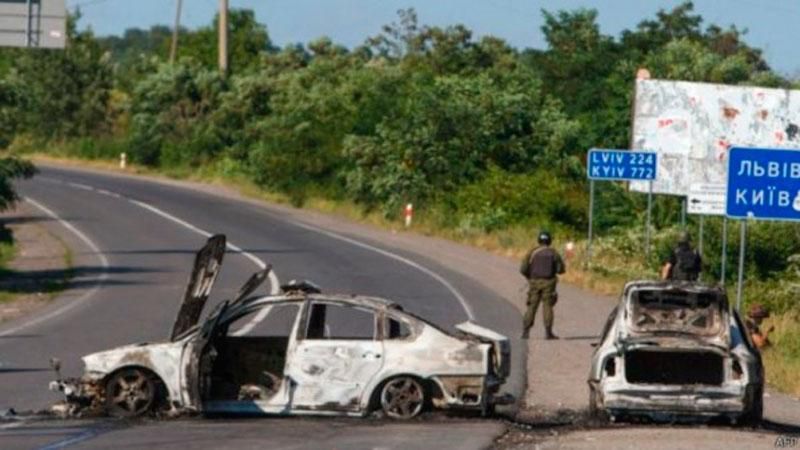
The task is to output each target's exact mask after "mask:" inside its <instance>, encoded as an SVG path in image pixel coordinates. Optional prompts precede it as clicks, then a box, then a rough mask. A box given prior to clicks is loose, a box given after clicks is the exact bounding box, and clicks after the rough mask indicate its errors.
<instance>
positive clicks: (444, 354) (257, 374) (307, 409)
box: [51, 235, 511, 419]
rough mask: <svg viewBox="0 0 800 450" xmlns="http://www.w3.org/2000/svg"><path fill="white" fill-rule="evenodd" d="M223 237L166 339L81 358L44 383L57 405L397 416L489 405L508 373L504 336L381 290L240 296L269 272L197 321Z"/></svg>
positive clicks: (67, 408)
mask: <svg viewBox="0 0 800 450" xmlns="http://www.w3.org/2000/svg"><path fill="white" fill-rule="evenodd" d="M225 247H226V244H225V237H224V236H222V235H217V236H214V237H212V238H210V239H209V241H208V243H207V244H206V246H205V247H204V248H203V249H202V250H201V251H200V252H198V254H197V256H196V259H195V265H194V269H193V271H192V275H191V277H190V279H189V283H188V286H187V289H186V293H185V295H184V298H183V303H182V305H181V307H180V311H179V314H178V318H177V320H176V322H175V325H174V327H173V329H172V333H171V339H170V340H169V341H167V342H160V343H143V344H134V345H128V346H124V347H119V348H115V349H112V350H108V351H103V352H99V353H93V354H90V355H87V356H84V357H83V362H84V364H85V373H84V375H83V376H82V377H80V378H76V379H61V376H60V375H59V376H58V378H59V379H58V380H56V381H54V382H52V383H51V389H53V390H57V391H61V392H63V393H64V394H65V395H66V401H64V402H61V403H60V404H59V406H58V408H59V412H61V413H63V414H69V415H73V416H74V415H85V414H89V413H90V412H95V413H101V414H102V413H107V414H109V415H112V416H118V417H135V416H140V415H144V414H148V413H151V412H154V411H163V412H168V413H173V414H174V413H181V412H187V411H188V412H200V413H204V414H237V413H242V414H279V415H294V414H322V415H355V416H363V415H366V414H368V413H370V412H371V411H376V410H378V411H380V410H382V411H383V413H384V414H385V415H386V416H388V417H391V418H396V419H408V418H412V417H414V416H417V415H419V414H420V413H421V412H422V411H423V410H425V409H426V408H429V407H437V408H467V409H474V410H480V411H482V412H484V413H487V412H489V411H491V409H492V408H493V406H494V405H495V404H497V403H500V402H503V403H507V402H509V401H510V400H511V399H510V398H509V396H507V395H499V390H500V387H501V385H502V384H503V383H504V381H505V379H506V377H507V376H508V374H509V361H510V347H509V342H508V339H507V338H505V337H504V336H501V335H499V334H497V333H495V332H493V331H491V330H488V329H485V328H483V327H480V326H478V325H476V324H474V323H472V322H465V323H462V324H459V325H456V327H455V328H456V329H457V330H458V332H457V333H456V334H450V333H448V332H445V331H443V330H442V329H440V328H438V327H436V326H435V325H433V324H431V323H428V322H427V321H425V320H423V319H421V318H419V317H416V316H414V315H412V314H409V313H408V312H405V311H403V309H402V308H400V307H399V306H398V305H397V304H395V303H393V302H391V301H389V300H386V299H382V298H377V297H369V296H359V295H334V294H323V293H321V291H320V290H319V288H317V287H316V286H315V285H313V284H312V283H309V282H300V283H296V282H293V283H290V284H288V285H286V286H283V287H282V290H281V292H280V293H278V294H277V295H268V296H251V295H252V293H253V292H254V291H255V289H256V288H257V287H258V286H259V285H260V284H261V282H262V281H263V280H264V279H265V278H267V275H268V272H269V270H270V268H267V269H265V270H264V271H261V272H259V273H256V274H255V275H253V276H252V277H251V278H250V280H248V281H247V282H246V283H245V285H244V286H243V287H242V288H241V290H240V291H239V293H238V295H236V296H235V298H233V299H231V300H226V301H222V302H220V303H218V304H217V306H216V308H215V309H214V310H213V311H212V312H211V313H210V314H208V316H207V318H206V319H205V320H203V321H201V320H200V317H201V315H202V310H203V307H204V305H205V304H206V302H207V300H208V297H209V294H210V292H211V288H212V286H213V284H214V280H215V279H216V278H217V275H218V273H219V270H220V267H221V265H222V258H223V255H224V253H225Z"/></svg>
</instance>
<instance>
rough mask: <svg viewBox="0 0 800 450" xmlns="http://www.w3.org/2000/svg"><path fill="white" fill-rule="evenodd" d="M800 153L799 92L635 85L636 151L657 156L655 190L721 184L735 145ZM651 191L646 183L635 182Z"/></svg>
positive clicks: (683, 191)
mask: <svg viewBox="0 0 800 450" xmlns="http://www.w3.org/2000/svg"><path fill="white" fill-rule="evenodd" d="M733 146H738V147H771V148H789V149H800V91H790V90H786V89H767V88H758V87H750V86H729V85H722V84H709V83H692V82H687V81H664V80H637V81H636V95H635V104H634V113H633V133H632V141H631V149H632V150H646V151H654V152H657V153H658V154H659V158H658V178H657V179H656V181H654V182H653V192H655V193H659V194H670V195H681V196H685V195H688V194H689V192H690V190H691V186H692V185H693V184H699V183H703V184H724V183H725V182H726V180H727V162H728V160H727V157H728V150H729V149H730V148H731V147H733ZM630 187H631V190H634V191H638V192H647V191H648V183H647V182H642V181H632V182H631V183H630Z"/></svg>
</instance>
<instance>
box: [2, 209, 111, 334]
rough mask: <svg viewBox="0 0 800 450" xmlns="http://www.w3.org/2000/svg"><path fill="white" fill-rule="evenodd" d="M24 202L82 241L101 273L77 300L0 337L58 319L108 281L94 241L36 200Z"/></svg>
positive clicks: (102, 260) (106, 263) (105, 267)
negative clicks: (97, 262)
mask: <svg viewBox="0 0 800 450" xmlns="http://www.w3.org/2000/svg"><path fill="white" fill-rule="evenodd" d="M24 200H25V201H26V202H28V203H30V204H31V205H33V206H35V207H36V208H38V209H40V210H41V211H42V212H44V213H45V214H47V215H48V216H50V217H52V218H53V219H54V220H56V221H57V222H58V223H59V224H60V225H61V226H63V227H64V228H66V229H67V230H69V231H70V232H72V233H73V234H74V235H75V236H77V237H78V238H79V239H80V240H81V241H83V242H84V244H86V246H88V247H89V248H90V249H91V250H92V251H93V252H94V253H95V254H96V255H97V258H98V259H99V260H100V265H102V266H103V271H102V273H101V274H100V275H99V276H98V277H97V283H95V285H94V286H92V288H91V289H89V290H88V291H86V292H85V293H84V294H83V295H81V296H80V297H79V298H78V299H76V300H72V301H69V302H67V303H65V304H64V305H63V306H61V307H60V308H57V309H54V310H53V311H50V312H49V313H47V314H45V315H43V316H38V317H36V318H33V319H31V320H28V321H26V322H23V323H21V324H19V325H17V326H16V327H14V328H10V329H7V330H5V331H0V336H8V335H11V334H14V333H17V332H18V331H20V330H23V329H25V328H28V327H31V326H33V325H38V324H40V323H43V322H46V321H48V320H51V319H53V318H55V317H58V316H60V315H61V314H64V313H65V312H67V311H69V310H70V309H73V308H75V307H76V306H78V305H80V304H81V303H83V302H85V301H86V300H88V299H89V297H91V296H92V295H94V294H95V293H96V292H97V291H98V290H100V288H101V287H102V286H103V284H105V281H106V280H107V279H108V268H109V264H108V258H106V255H104V254H103V253H102V252H101V251H100V247H98V246H97V245H96V244H95V243H94V241H92V240H91V239H90V238H89V237H88V236H86V235H85V234H83V232H82V231H81V230H79V229H77V228H75V226H74V225H72V224H71V223H69V222H67V221H66V220H64V219H62V218H61V217H59V216H58V215H57V214H56V213H54V212H53V211H51V210H50V209H49V208H47V207H46V206H44V205H42V204H41V203H39V202H37V201H36V200H34V199H32V198H30V197H25V198H24Z"/></svg>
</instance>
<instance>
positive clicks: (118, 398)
mask: <svg viewBox="0 0 800 450" xmlns="http://www.w3.org/2000/svg"><path fill="white" fill-rule="evenodd" d="M105 388H106V389H105V392H106V411H107V412H108V415H110V416H112V417H120V418H133V417H140V416H143V415H145V414H148V413H150V412H152V411H153V410H154V409H155V406H156V403H157V402H156V400H157V398H158V397H157V395H158V386H157V383H156V379H155V377H154V376H153V375H152V374H151V373H149V372H147V371H145V370H142V369H138V368H126V369H121V370H119V371H117V372H115V373H114V374H112V375H111V377H109V378H108V381H107V382H106V386H105Z"/></svg>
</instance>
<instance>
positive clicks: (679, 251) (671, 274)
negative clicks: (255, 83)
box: [661, 231, 703, 281]
mask: <svg viewBox="0 0 800 450" xmlns="http://www.w3.org/2000/svg"><path fill="white" fill-rule="evenodd" d="M702 266H703V260H702V258H700V253H698V252H697V250H695V249H694V248H692V237H691V236H690V235H689V233H687V232H685V231H684V232H682V233H681V234H680V237H679V238H678V245H676V246H675V248H674V249H673V250H672V253H670V255H669V259H668V260H667V261H666V262H665V263H664V266H663V267H662V268H661V278H662V279H664V280H676V281H697V278H698V277H699V276H700V270H701V269H702Z"/></svg>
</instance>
